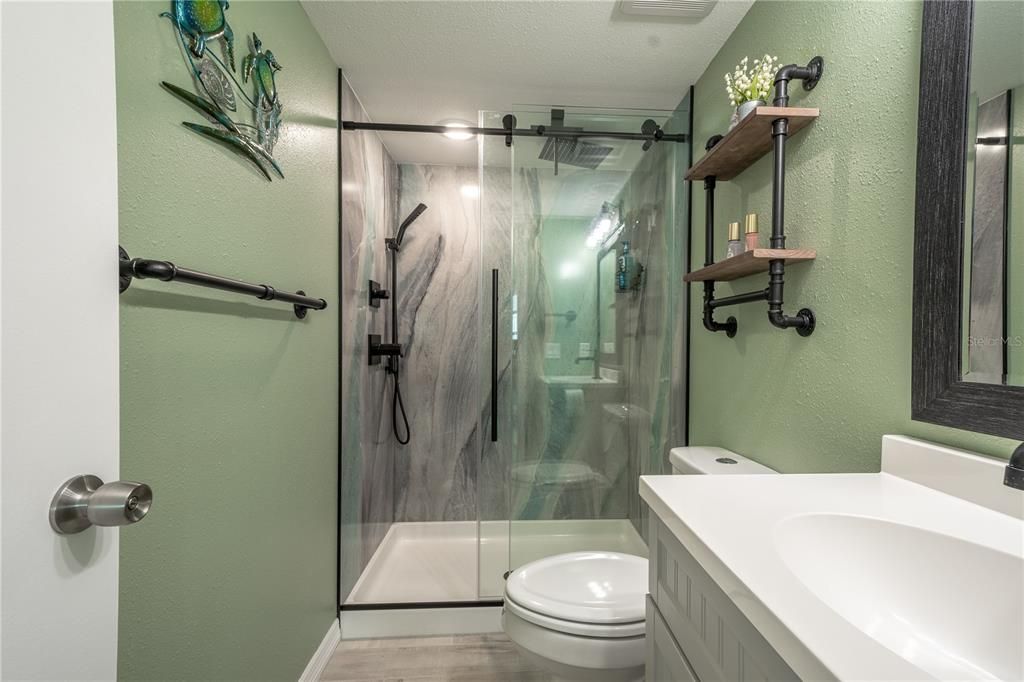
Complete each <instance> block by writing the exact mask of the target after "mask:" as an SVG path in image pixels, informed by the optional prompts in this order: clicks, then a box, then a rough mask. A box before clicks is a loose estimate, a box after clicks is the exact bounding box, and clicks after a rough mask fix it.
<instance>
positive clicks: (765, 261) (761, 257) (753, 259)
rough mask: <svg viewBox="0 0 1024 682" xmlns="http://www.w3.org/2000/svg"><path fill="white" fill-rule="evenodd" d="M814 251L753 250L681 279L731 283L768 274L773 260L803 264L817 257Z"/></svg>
mask: <svg viewBox="0 0 1024 682" xmlns="http://www.w3.org/2000/svg"><path fill="white" fill-rule="evenodd" d="M817 255H818V254H817V252H816V251H815V250H814V249H754V250H753V251H744V252H743V253H741V254H740V255H738V256H733V257H732V258H726V259H725V260H720V261H718V262H717V263H712V264H711V265H709V266H707V267H705V268H701V269H700V270H694V271H693V272H691V273H688V274H687V275H686V276H685V277H683V281H684V282H731V281H732V280H734V279H740V278H741V277H746V276H748V275H756V274H757V273H759V272H768V268H769V267H770V265H771V262H772V261H773V260H779V259H781V260H784V261H786V265H792V264H794V263H804V262H806V261H809V260H814V259H815V258H816V257H817Z"/></svg>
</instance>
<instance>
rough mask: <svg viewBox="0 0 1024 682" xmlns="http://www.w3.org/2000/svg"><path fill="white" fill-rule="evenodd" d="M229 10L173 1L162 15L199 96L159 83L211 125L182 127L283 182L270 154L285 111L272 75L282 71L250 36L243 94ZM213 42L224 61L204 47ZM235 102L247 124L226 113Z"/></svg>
mask: <svg viewBox="0 0 1024 682" xmlns="http://www.w3.org/2000/svg"><path fill="white" fill-rule="evenodd" d="M228 6H229V5H228V2H227V0H172V2H171V11H170V12H162V13H161V14H160V16H162V17H166V18H168V19H170V20H171V23H172V24H173V25H174V29H175V31H176V33H177V35H178V39H179V42H180V47H181V51H182V55H183V58H184V60H185V63H186V65H187V66H188V67H189V70H190V72H191V75H192V78H193V84H194V86H195V89H196V91H197V92H198V93H199V94H194V93H192V92H190V91H189V90H187V89H185V88H182V87H179V86H177V85H174V84H173V83H169V82H167V81H162V82H161V85H163V87H164V88H165V89H166V90H167V91H168V92H170V93H171V94H172V95H174V96H175V97H177V98H178V99H180V100H181V101H183V102H185V103H186V104H188V105H189V106H191V107H193V108H194V109H196V110H197V111H198V112H200V113H201V114H203V116H204V117H205V118H206V119H207V121H208V122H209V123H211V124H213V125H203V124H200V123H193V122H190V121H182V125H183V126H185V127H186V128H188V129H189V130H192V131H194V132H195V133H198V134H199V135H202V136H204V137H207V138H209V139H211V140H214V141H216V142H218V143H220V144H223V145H225V146H227V147H229V148H231V149H233V150H234V151H236V152H238V153H239V154H241V155H243V156H245V157H246V158H247V159H248V160H249V161H251V162H252V163H253V164H254V165H255V166H256V167H257V168H258V169H259V171H260V172H261V173H262V174H263V176H264V177H265V178H266V179H267V180H272V177H271V174H270V171H271V170H272V171H273V172H274V173H275V174H276V175H278V176H279V177H281V178H284V172H283V171H282V170H281V166H280V165H279V164H278V163H277V161H275V160H274V157H273V156H272V154H273V152H274V145H275V144H276V143H277V140H278V134H279V129H280V126H281V110H282V108H283V107H282V105H281V101H280V99H279V97H278V91H277V82H276V79H275V75H274V74H275V73H276V72H277V71H280V70H281V65H280V64H279V63H278V62H277V59H276V58H275V57H274V53H273V52H271V51H270V50H264V49H263V44H262V42H261V41H260V39H259V38H258V37H257V36H256V34H255V33H253V34H252V43H251V45H250V46H249V54H247V55H246V56H245V58H244V59H243V60H242V80H243V81H245V82H246V83H250V82H251V86H250V87H251V88H252V96H250V95H249V94H248V93H247V92H246V86H244V85H242V84H241V83H239V82H238V79H237V77H236V76H235V73H234V72H235V56H234V34H233V32H232V31H231V27H230V25H229V24H228V21H227V15H226V11H227V9H228ZM216 39H223V41H224V46H225V50H226V52H227V63H225V62H224V60H223V59H221V58H220V57H218V56H217V55H216V53H215V51H214V50H211V49H208V48H209V43H210V41H212V40H216ZM236 89H237V94H238V96H237V97H236ZM203 95H205V97H204V96H203ZM238 102H242V103H244V104H245V105H246V106H248V108H249V109H250V110H251V111H252V116H253V122H252V123H251V124H250V123H241V122H239V121H236V120H234V119H232V118H231V116H229V115H228V112H229V111H231V112H233V111H235V110H236V109H237V103H238ZM268 169H269V170H268Z"/></svg>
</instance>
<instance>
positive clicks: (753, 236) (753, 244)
mask: <svg viewBox="0 0 1024 682" xmlns="http://www.w3.org/2000/svg"><path fill="white" fill-rule="evenodd" d="M743 233H744V234H743V236H744V237H745V238H746V240H747V244H746V246H747V251H753V250H754V249H756V248H757V236H758V235H757V214H756V213H748V214H747V217H746V220H745V223H744V227H743Z"/></svg>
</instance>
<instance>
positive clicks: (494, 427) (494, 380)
mask: <svg viewBox="0 0 1024 682" xmlns="http://www.w3.org/2000/svg"><path fill="white" fill-rule="evenodd" d="M491 442H492V443H497V442H498V268H494V269H493V270H491Z"/></svg>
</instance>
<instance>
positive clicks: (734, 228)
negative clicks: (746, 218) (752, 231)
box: [725, 223, 743, 258]
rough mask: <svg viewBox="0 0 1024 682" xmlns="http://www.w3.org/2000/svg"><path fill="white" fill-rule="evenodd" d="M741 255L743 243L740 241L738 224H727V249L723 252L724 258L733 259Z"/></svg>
mask: <svg viewBox="0 0 1024 682" xmlns="http://www.w3.org/2000/svg"><path fill="white" fill-rule="evenodd" d="M741 253H743V242H741V241H740V224H739V223H729V248H728V249H727V250H726V252H725V257H726V258H733V257H735V256H738V255H740V254H741Z"/></svg>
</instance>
